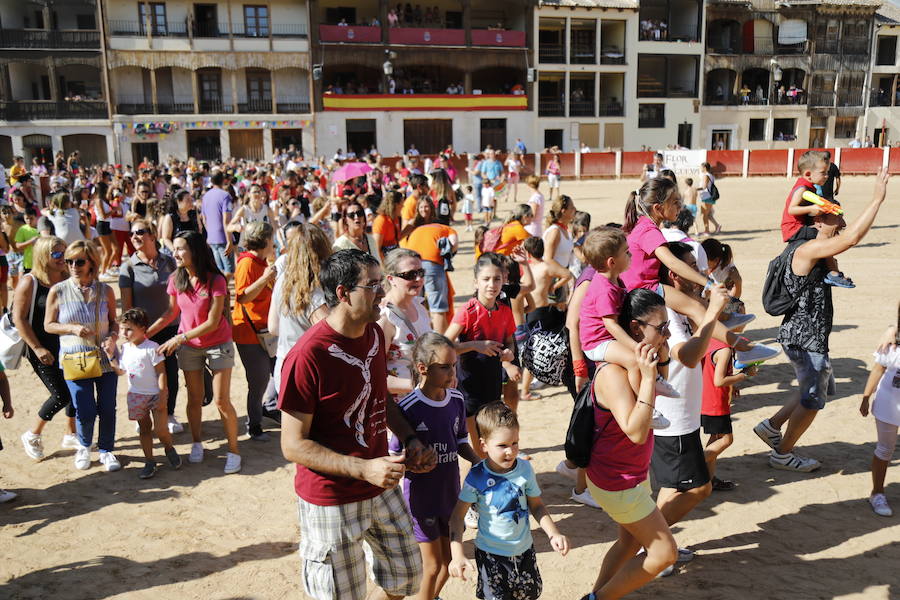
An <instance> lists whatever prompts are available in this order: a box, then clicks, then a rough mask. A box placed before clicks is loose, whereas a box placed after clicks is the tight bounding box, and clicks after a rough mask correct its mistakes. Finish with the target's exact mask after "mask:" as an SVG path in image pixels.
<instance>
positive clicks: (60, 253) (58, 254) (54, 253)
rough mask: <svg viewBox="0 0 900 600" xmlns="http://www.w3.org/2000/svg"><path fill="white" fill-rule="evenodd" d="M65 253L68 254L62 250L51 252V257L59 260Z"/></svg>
mask: <svg viewBox="0 0 900 600" xmlns="http://www.w3.org/2000/svg"><path fill="white" fill-rule="evenodd" d="M65 254H66V253H65V252H62V251H60V252H51V253H50V258H52V259H53V260H59V259H61V258H62V257H63V256H65Z"/></svg>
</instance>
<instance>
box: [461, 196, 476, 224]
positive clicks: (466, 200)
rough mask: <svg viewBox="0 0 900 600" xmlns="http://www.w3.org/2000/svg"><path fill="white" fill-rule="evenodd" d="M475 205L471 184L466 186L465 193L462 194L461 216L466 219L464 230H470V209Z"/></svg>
mask: <svg viewBox="0 0 900 600" xmlns="http://www.w3.org/2000/svg"><path fill="white" fill-rule="evenodd" d="M474 206H475V192H473V191H472V186H471V185H467V186H466V195H465V196H463V209H462V212H463V216H464V217H465V219H466V231H472V209H473V207H474Z"/></svg>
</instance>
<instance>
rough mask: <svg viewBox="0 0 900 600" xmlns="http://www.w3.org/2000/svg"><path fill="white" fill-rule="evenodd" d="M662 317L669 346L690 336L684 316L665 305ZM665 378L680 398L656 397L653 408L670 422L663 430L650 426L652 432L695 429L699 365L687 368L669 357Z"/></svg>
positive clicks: (700, 400)
mask: <svg viewBox="0 0 900 600" xmlns="http://www.w3.org/2000/svg"><path fill="white" fill-rule="evenodd" d="M666 318H667V319H669V332H670V333H671V337H669V347H670V348H673V347H675V346H677V345H678V344H682V343H684V342H686V341H688V340H689V339H691V336H692V335H693V331H692V329H691V323H690V321H688V318H687V317H685V316H684V315H680V314H678V313H676V312H675V311H673V310H672V309H671V308H667V309H666ZM668 380H669V383H670V384H672V387H674V388H675V389H676V390H678V391H679V392H680V393H681V398H668V397H666V396H657V397H656V410H658V411H659V412H661V413H662V414H663V416H664V417H665V418H667V419H668V420H669V421H670V422H671V423H672V424H671V425H669V426H668V427H667V428H665V429H654V430H653V435H658V436H666V437H669V436H676V435H684V434H686V433H691V432H692V431H696V430H697V429H699V428H700V407H701V406H702V404H703V368H702V367H701V366H700V363H697V366H696V367H694V368H693V369H689V368H688V367H686V366H684V365H683V364H681V363H680V362H678V361H677V360H675V358H672V362H671V364H669V377H668Z"/></svg>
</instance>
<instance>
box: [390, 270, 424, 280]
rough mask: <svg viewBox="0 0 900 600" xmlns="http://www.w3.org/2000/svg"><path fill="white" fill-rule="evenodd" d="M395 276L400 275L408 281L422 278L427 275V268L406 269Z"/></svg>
mask: <svg viewBox="0 0 900 600" xmlns="http://www.w3.org/2000/svg"><path fill="white" fill-rule="evenodd" d="M394 277H399V278H400V279H405V280H406V281H415V280H416V279H422V278H423V277H425V269H413V270H412V271H404V272H403V273H397V274H395V275H394Z"/></svg>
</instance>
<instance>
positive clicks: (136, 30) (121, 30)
mask: <svg viewBox="0 0 900 600" xmlns="http://www.w3.org/2000/svg"><path fill="white" fill-rule="evenodd" d="M150 33H151V34H152V36H153V37H176V38H184V37H187V34H188V32H187V24H186V23H184V22H183V21H180V22H179V21H168V22H166V23H165V24H162V23H157V24H156V26H155V27H152V28H151V32H150ZM109 34H110V35H112V36H117V37H145V36H146V35H147V29H146V27H145V25H144V23H141V22H140V21H118V20H111V21H110V22H109Z"/></svg>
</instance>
